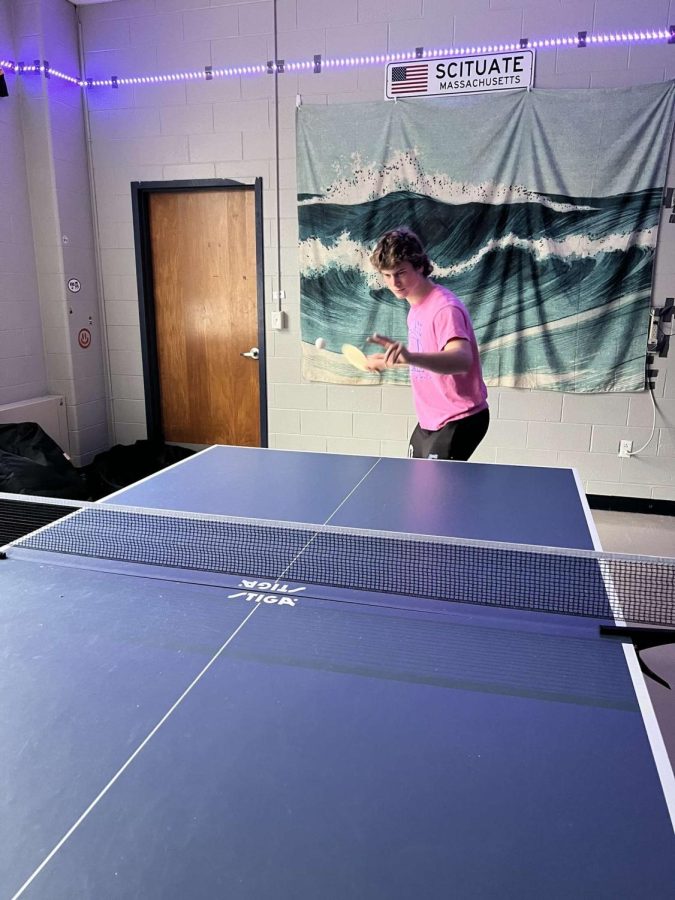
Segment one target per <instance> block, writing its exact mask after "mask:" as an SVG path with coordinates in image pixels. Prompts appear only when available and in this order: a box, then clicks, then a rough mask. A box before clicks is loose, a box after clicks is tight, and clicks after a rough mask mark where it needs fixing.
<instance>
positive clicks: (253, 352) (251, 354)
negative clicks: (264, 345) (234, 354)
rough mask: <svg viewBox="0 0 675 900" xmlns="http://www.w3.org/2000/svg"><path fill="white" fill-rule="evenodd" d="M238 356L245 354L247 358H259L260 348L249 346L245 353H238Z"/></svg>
mask: <svg viewBox="0 0 675 900" xmlns="http://www.w3.org/2000/svg"><path fill="white" fill-rule="evenodd" d="M239 356H246V357H247V358H248V359H259V358H260V350H258V348H257V347H251V349H250V350H248V351H247V352H246V353H240V354H239Z"/></svg>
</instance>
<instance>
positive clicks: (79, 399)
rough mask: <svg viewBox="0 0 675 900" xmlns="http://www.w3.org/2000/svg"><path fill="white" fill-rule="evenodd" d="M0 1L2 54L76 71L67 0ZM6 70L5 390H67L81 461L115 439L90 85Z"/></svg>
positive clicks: (1, 354) (9, 396)
mask: <svg viewBox="0 0 675 900" xmlns="http://www.w3.org/2000/svg"><path fill="white" fill-rule="evenodd" d="M0 9H1V10H2V13H3V14H4V16H5V24H6V26H7V30H6V31H4V30H2V29H0V33H2V34H4V35H9V36H11V37H12V39H13V40H12V44H11V46H3V47H2V55H3V56H4V55H5V53H7V54H8V55H9V51H10V50H11V51H12V52H11V58H13V59H15V60H22V61H24V62H27V63H32V62H33V61H34V60H36V59H39V60H42V61H45V60H46V61H48V62H49V65H50V67H51V68H52V69H56V70H60V71H62V72H67V73H69V74H73V75H75V74H77V73H78V71H79V67H80V64H79V37H78V23H77V17H76V13H75V9H74V7H73V6H72V5H71V4H70V3H67V2H66V0H34V2H31V3H24V2H21V0H2V5H1V6H0ZM7 80H8V83H9V87H10V96H9V98H5V99H4V100H3V102H2V104H1V105H0V116H4V115H5V113H4V110H7V113H6V116H7V123H8V128H7V139H8V146H9V147H10V148H11V150H12V152H11V153H9V154H7V157H6V159H7V161H8V165H7V167H6V168H5V167H4V166H3V175H2V176H1V177H3V178H4V177H6V178H7V184H8V188H7V195H5V196H6V203H5V202H3V211H4V212H6V216H7V220H8V221H9V222H10V223H11V225H12V227H13V231H12V234H11V238H12V241H11V242H10V241H8V245H7V247H6V251H7V252H6V254H5V255H3V256H2V258H1V259H0V290H2V291H3V293H2V295H0V296H1V297H2V300H4V302H5V305H6V307H7V313H8V315H7V321H6V322H2V323H0V335H3V332H4V337H5V342H4V344H3V343H2V337H0V366H4V367H5V370H6V374H5V370H3V371H2V378H0V392H1V393H0V396H1V397H2V399H3V400H4V401H5V402H16V401H19V400H22V399H28V398H33V397H36V396H39V395H41V394H48V393H49V394H52V395H59V396H63V397H65V398H66V411H67V422H68V432H67V440H66V441H65V442H64V445H63V447H62V449H64V450H65V451H66V452H69V453H70V455H71V457H72V459H73V462H74V463H75V464H77V465H83V464H85V463H87V462H89V461H90V460H91V459H92V458H93V456H94V455H95V454H96V453H97V452H99V451H101V450H104V449H106V448H107V447H108V446H109V442H110V436H109V430H108V418H109V416H108V410H107V401H106V382H105V363H106V360H105V356H104V354H103V353H102V341H103V339H104V337H105V334H104V327H103V324H104V323H103V322H102V318H101V316H100V313H99V299H98V296H99V294H98V274H97V266H96V259H95V242H94V232H93V228H92V215H91V210H92V204H91V191H90V183H89V168H88V164H87V148H86V140H85V117H84V102H83V97H82V91H81V89H80V88H78V87H77V86H73V85H71V84H69V83H67V82H64V81H63V80H60V79H58V78H50V79H46V78H42V77H41V76H37V75H35V74H33V75H26V76H23V77H17V76H12V75H8V76H7ZM3 150H4V142H3ZM3 218H4V216H3ZM18 275H23V278H22V279H19V278H18V277H17V276H18ZM71 278H77V279H78V280H79V282H80V284H81V290H80V291H79V292H78V293H73V292H71V291H69V290H68V287H67V285H68V281H69V280H70V279H71ZM82 329H87V331H88V333H89V334H90V335H91V341H90V343H89V345H87V346H81V345H80V343H79V341H78V335H79V334H80V332H81V330H82ZM19 354H21V355H19ZM16 414H17V416H20V415H21V411H20V408H17V413H16Z"/></svg>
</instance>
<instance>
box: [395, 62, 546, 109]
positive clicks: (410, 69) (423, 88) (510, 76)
mask: <svg viewBox="0 0 675 900" xmlns="http://www.w3.org/2000/svg"><path fill="white" fill-rule="evenodd" d="M533 84H534V50H528V49H522V50H513V51H510V52H508V53H479V54H477V55H476V56H445V57H438V58H434V59H414V60H410V61H408V62H398V63H388V64H387V69H386V81H385V97H386V99H387V100H397V99H398V98H399V97H439V96H448V95H453V94H480V93H486V92H488V91H513V90H517V89H518V88H529V87H532V85H533Z"/></svg>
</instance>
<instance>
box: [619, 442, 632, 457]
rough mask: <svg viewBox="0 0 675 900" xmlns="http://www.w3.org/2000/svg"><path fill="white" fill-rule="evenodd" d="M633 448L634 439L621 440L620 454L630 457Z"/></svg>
mask: <svg viewBox="0 0 675 900" xmlns="http://www.w3.org/2000/svg"><path fill="white" fill-rule="evenodd" d="M632 450H633V442H632V441H619V456H623V457H629V456H630V455H631V452H632Z"/></svg>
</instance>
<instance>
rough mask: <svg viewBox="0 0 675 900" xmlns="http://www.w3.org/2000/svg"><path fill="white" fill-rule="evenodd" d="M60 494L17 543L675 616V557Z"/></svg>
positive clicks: (542, 605) (432, 593)
mask: <svg viewBox="0 0 675 900" xmlns="http://www.w3.org/2000/svg"><path fill="white" fill-rule="evenodd" d="M30 499H31V501H33V502H35V501H37V500H38V498H30ZM45 502H47V503H49V501H45ZM52 502H53V501H52ZM58 502H59V511H58V515H60V516H63V512H64V510H72V512H70V514H68V515H65V516H64V517H62V518H59V519H58V521H55V522H53V523H51V524H48V525H46V526H44V527H42V528H40V529H39V530H37V531H34V532H32V533H30V534H28V535H26V536H25V537H22V538H21V539H19V540H17V541H15V542H14V543H13V544H12V545H11V546H12V547H13V548H26V549H29V550H38V551H44V552H49V553H56V554H68V555H75V556H78V557H94V558H96V559H102V560H114V561H117V562H123V563H135V564H140V565H143V566H161V567H168V568H173V569H189V570H192V571H196V572H199V571H202V572H209V573H223V574H229V575H239V576H243V577H250V578H255V579H265V580H269V581H270V582H271V585H272V587H271V589H272V590H274V588H275V587H277V588H278V583H279V582H300V583H302V584H305V585H321V586H327V587H330V588H338V589H339V588H344V589H349V590H359V591H364V592H368V593H371V594H372V593H377V594H394V595H402V596H405V597H413V598H418V599H429V600H439V601H452V602H456V603H473V604H480V605H487V606H498V607H502V608H503V607H507V608H513V609H520V610H530V611H536V612H548V613H557V614H562V615H573V616H589V617H593V618H596V619H606V620H614V621H621V622H626V623H630V624H638V625H641V624H646V625H659V626H661V625H664V626H669V627H673V626H675V559H669V558H658V557H649V556H633V555H628V554H616V553H603V552H597V551H583V550H568V549H560V548H555V547H538V546H531V545H522V544H509V543H500V542H492V541H478V540H465V539H457V538H450V537H440V536H436V535H434V536H429V535H419V534H399V533H393V532H386V531H374V530H366V529H358V528H345V527H339V526H331V525H308V524H296V523H289V522H279V521H269V520H262V519H245V518H239V517H228V516H216V515H203V514H199V515H196V514H193V513H186V512H177V511H170V510H154V509H153V510H150V509H140V508H133V507H122V506H116V505H114V504H107V503H106V504H100V503H99V504H96V503H86V504H80V503H76V502H71V501H58Z"/></svg>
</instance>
